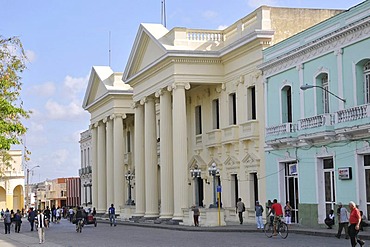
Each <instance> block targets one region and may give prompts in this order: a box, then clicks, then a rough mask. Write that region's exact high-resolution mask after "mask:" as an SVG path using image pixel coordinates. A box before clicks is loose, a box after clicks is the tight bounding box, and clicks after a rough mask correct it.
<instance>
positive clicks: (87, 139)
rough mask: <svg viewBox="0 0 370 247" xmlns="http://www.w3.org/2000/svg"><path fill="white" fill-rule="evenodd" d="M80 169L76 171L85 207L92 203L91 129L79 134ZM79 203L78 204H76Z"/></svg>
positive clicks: (82, 202)
mask: <svg viewBox="0 0 370 247" xmlns="http://www.w3.org/2000/svg"><path fill="white" fill-rule="evenodd" d="M80 151H81V169H80V170H79V171H78V173H79V175H80V181H81V183H80V184H81V188H80V191H81V193H80V194H81V202H80V203H81V204H82V205H84V206H85V207H91V205H92V167H91V164H92V159H91V151H92V150H91V131H90V130H86V131H84V132H82V133H81V134H80ZM76 205H79V204H76Z"/></svg>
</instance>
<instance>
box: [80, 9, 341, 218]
mask: <svg viewBox="0 0 370 247" xmlns="http://www.w3.org/2000/svg"><path fill="white" fill-rule="evenodd" d="M339 12H340V11H337V10H311V9H287V8H273V7H267V6H263V7H260V8H258V9H257V10H255V11H254V12H253V13H251V14H249V15H247V16H246V17H244V18H242V19H240V20H239V21H237V22H236V23H234V24H233V25H231V26H230V27H228V28H226V29H224V30H199V29H188V28H173V29H172V30H168V29H166V28H165V27H164V26H162V25H159V24H141V25H140V27H139V30H138V33H137V36H136V39H135V41H134V46H133V48H132V51H131V54H130V57H129V60H128V63H127V66H126V69H125V72H124V74H123V75H122V74H121V78H117V76H119V73H113V72H112V71H111V70H110V69H109V68H107V67H93V70H92V73H91V75H90V80H89V85H88V88H87V92H86V95H85V100H84V104H83V107H84V109H86V110H88V111H89V112H90V113H91V131H92V150H93V152H92V153H93V155H92V184H93V188H98V189H97V191H95V190H93V206H96V207H97V210H98V212H100V213H104V212H106V210H107V209H108V207H109V205H110V203H111V202H114V203H115V205H116V208H117V206H119V208H120V210H121V211H120V212H121V213H123V214H126V213H130V217H132V216H134V217H136V218H142V219H158V218H159V219H161V220H173V221H183V223H184V224H192V221H191V218H190V215H191V214H190V213H189V208H190V207H191V206H192V205H194V204H196V205H198V206H201V207H204V208H206V209H205V210H203V212H204V213H202V216H201V217H204V220H203V221H201V222H203V224H206V225H215V224H217V221H215V217H217V216H216V215H217V214H216V210H215V209H214V206H215V202H216V188H217V190H221V202H222V204H223V209H222V219H226V220H232V221H236V220H237V216H236V214H235V206H236V201H237V199H238V198H239V197H241V198H242V199H243V201H244V202H245V203H246V208H247V210H246V214H245V217H246V219H247V220H254V215H255V211H254V205H255V201H256V200H259V201H262V202H265V201H266V197H265V194H266V188H265V180H264V179H265V170H264V163H265V162H264V155H263V150H264V141H263V133H264V126H265V124H264V100H263V93H264V91H263V84H262V77H261V72H260V71H259V70H258V69H257V66H258V65H260V64H261V62H262V50H263V49H265V48H266V47H268V46H270V45H272V44H275V43H277V42H279V41H281V40H284V39H285V38H287V37H289V36H291V35H293V34H296V33H298V32H300V31H302V30H303V29H305V28H308V27H310V26H312V25H314V24H316V23H318V22H319V21H322V20H324V19H327V18H329V17H331V16H333V15H335V14H337V13H339ZM287 19H289V20H291V21H289V22H287V21H286V20H287ZM296 23H300V25H296ZM128 84H129V85H130V86H131V87H132V89H131V88H130V91H128V89H125V88H124V87H123V85H126V86H128ZM120 100H121V101H120ZM127 104H129V105H130V107H127V108H126V107H122V105H124V106H126V105H127ZM131 106H133V108H132V107H131ZM117 116H118V120H119V122H117V123H116V122H115V121H116V119H117ZM121 116H124V117H123V121H124V123H123V124H122V123H121V122H122V120H121V119H122V117H121ZM121 126H123V127H121ZM128 132H129V133H130V135H128V134H124V133H128ZM132 137H133V139H132ZM261 140H262V141H261ZM131 141H132V142H133V145H132V146H131ZM129 143H130V152H128V147H127V146H128V145H129ZM124 144H126V147H124V146H123V145H124ZM117 145H118V146H117ZM131 147H132V148H133V150H132V151H131ZM94 150H95V151H96V152H94ZM122 150H126V152H122ZM126 154H127V158H126ZM132 155H133V156H132ZM131 159H133V161H134V162H131ZM122 161H123V164H124V165H123V166H122ZM128 161H129V162H128ZM133 164H134V165H135V166H133ZM213 169H214V170H213ZM128 171H130V174H134V180H133V184H134V187H133V189H134V191H132V192H131V193H132V195H131V193H130V191H131V188H132V186H131V185H130V186H128V183H125V178H127V177H128V176H125V175H128ZM111 178H112V179H111ZM96 186H97V187H96ZM117 188H119V191H117ZM122 188H124V190H122ZM122 191H124V193H125V194H122ZM129 195H131V196H132V198H133V199H134V201H135V206H133V205H132V204H131V205H125V203H124V200H122V199H123V197H124V198H129ZM122 196H123V197H122ZM98 198H99V200H98ZM127 208H129V209H130V211H127Z"/></svg>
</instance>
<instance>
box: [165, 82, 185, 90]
mask: <svg viewBox="0 0 370 247" xmlns="http://www.w3.org/2000/svg"><path fill="white" fill-rule="evenodd" d="M177 88H185V90H189V89H190V83H189V82H174V83H172V85H171V91H172V90H175V89H177ZM168 91H170V90H168Z"/></svg>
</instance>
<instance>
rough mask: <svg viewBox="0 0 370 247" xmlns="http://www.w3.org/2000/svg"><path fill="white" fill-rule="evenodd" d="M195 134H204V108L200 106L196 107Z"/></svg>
mask: <svg viewBox="0 0 370 247" xmlns="http://www.w3.org/2000/svg"><path fill="white" fill-rule="evenodd" d="M195 134H196V135H200V134H202V107H201V106H200V105H198V106H196V107H195Z"/></svg>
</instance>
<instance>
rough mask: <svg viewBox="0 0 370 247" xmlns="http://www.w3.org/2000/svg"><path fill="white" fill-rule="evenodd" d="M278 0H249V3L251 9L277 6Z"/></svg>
mask: <svg viewBox="0 0 370 247" xmlns="http://www.w3.org/2000/svg"><path fill="white" fill-rule="evenodd" d="M277 2H278V1H277V0H248V1H247V3H248V5H249V7H252V8H258V7H260V6H262V5H270V6H276V5H277Z"/></svg>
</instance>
